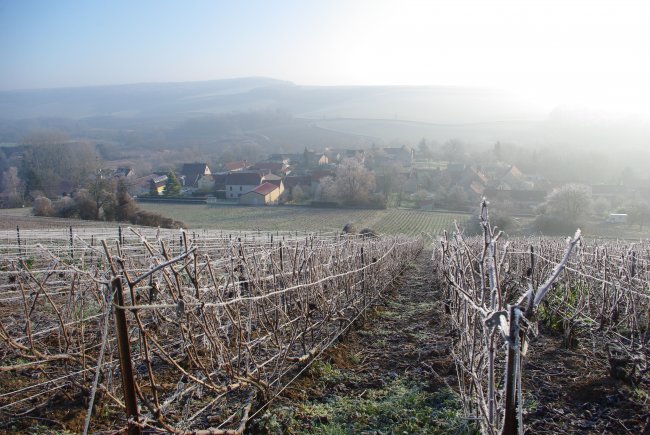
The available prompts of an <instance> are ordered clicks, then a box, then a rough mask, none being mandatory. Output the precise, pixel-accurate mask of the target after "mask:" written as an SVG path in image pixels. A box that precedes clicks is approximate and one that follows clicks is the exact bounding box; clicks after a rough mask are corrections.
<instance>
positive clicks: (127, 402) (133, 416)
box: [102, 240, 141, 435]
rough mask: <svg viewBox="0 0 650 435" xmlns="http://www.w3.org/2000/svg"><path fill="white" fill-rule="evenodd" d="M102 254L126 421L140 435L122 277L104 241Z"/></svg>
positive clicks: (131, 431) (134, 434)
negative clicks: (107, 270)
mask: <svg viewBox="0 0 650 435" xmlns="http://www.w3.org/2000/svg"><path fill="white" fill-rule="evenodd" d="M102 245H103V247H104V252H105V253H106V258H107V259H108V264H109V265H110V267H111V271H112V272H113V277H114V278H113V280H112V281H111V291H112V292H113V300H114V301H115V305H114V311H115V312H114V314H115V331H116V335H117V348H118V351H119V354H120V355H119V356H120V373H121V375H122V390H123V392H124V406H125V408H126V418H127V421H128V428H127V430H128V433H129V435H140V433H141V431H140V426H139V425H138V400H137V397H136V385H135V377H134V376H133V362H132V360H131V345H130V342H129V328H128V324H127V322H126V310H125V309H124V308H122V307H124V286H123V285H122V277H121V276H119V275H118V274H117V268H116V267H115V263H114V262H113V257H112V256H111V253H110V251H109V250H108V246H107V245H106V241H105V240H102Z"/></svg>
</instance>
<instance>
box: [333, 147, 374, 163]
mask: <svg viewBox="0 0 650 435" xmlns="http://www.w3.org/2000/svg"><path fill="white" fill-rule="evenodd" d="M323 155H324V156H325V157H326V158H327V159H328V163H329V162H331V163H340V162H341V160H344V159H357V160H358V161H359V162H360V163H363V162H364V161H365V160H366V151H365V150H351V149H336V148H325V152H324V153H323Z"/></svg>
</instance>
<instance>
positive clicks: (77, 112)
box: [0, 77, 546, 124]
mask: <svg viewBox="0 0 650 435" xmlns="http://www.w3.org/2000/svg"><path fill="white" fill-rule="evenodd" d="M259 109H282V110H286V111H289V112H290V113H292V114H293V115H295V116H298V117H307V118H331V117H334V118H373V119H374V118H380V119H399V120H407V121H422V122H432V123H442V124H457V123H477V122H503V121H531V120H534V121H540V120H542V119H544V117H545V116H546V113H545V112H543V111H540V110H537V109H535V108H533V107H532V106H531V105H529V104H526V103H524V102H522V101H517V100H515V99H513V98H512V97H511V96H509V95H506V94H505V93H503V92H496V91H492V90H486V89H480V88H463V87H449V86H430V87H423V86H338V87H337V86H335V87H331V86H297V85H295V84H293V83H291V82H286V81H280V80H275V79H269V78H260V77H250V78H241V79H228V80H214V81H205V82H183V83H143V84H130V85H116V86H97V87H80V88H62V89H40V90H39V89H36V90H18V91H4V92H0V118H5V119H28V118H50V117H58V118H74V119H80V118H89V117H118V118H137V117H147V118H151V117H161V116H165V117H170V116H171V117H187V116H195V115H197V114H215V113H224V112H232V111H246V110H259Z"/></svg>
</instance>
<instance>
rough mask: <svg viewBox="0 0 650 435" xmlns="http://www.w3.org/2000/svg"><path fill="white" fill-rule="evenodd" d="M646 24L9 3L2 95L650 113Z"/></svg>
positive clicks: (647, 7)
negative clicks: (82, 91)
mask: <svg viewBox="0 0 650 435" xmlns="http://www.w3.org/2000/svg"><path fill="white" fill-rule="evenodd" d="M649 23H650V1H644V0H639V1H623V0H614V1H597V0H589V1H578V0H575V1H571V0H558V1H553V0H544V1H526V0H517V1H489V0H482V1H460V0H454V1H435V0H431V1H416V0H397V1H389V0H386V1H382V0H322V1H321V0H297V1H291V0H275V1H274V0H259V1H250V0H232V1H216V0H215V1H200V0H183V1H180V0H179V1H165V0H157V1H154V0H127V1H122V0H108V1H107V0H101V1H99V0H79V1H69V0H50V1H36V0H0V56H1V59H2V63H1V67H0V89H2V90H8V89H21V88H44V87H62V86H83V85H102V84H118V83H134V82H152V81H154V82H161V81H187V80H209V79H219V78H228V77H242V76H268V77H273V78H278V79H285V80H291V81H293V82H295V83H297V84H305V85H309V84H314V85H375V84H397V85H432V84H451V85H478V86H485V85H487V86H497V87H502V88H510V89H515V90H518V91H522V92H525V93H526V95H528V96H531V97H533V98H535V99H537V100H539V101H542V102H549V103H553V104H559V103H573V104H582V105H593V106H606V107H610V108H623V109H640V110H643V111H645V112H648V113H650V110H649V109H650V103H649V101H650V79H649V78H650V24H649ZM594 89H597V90H598V92H594Z"/></svg>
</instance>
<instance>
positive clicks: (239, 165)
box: [223, 160, 251, 172]
mask: <svg viewBox="0 0 650 435" xmlns="http://www.w3.org/2000/svg"><path fill="white" fill-rule="evenodd" d="M250 166H251V165H250V163H248V161H247V160H238V161H236V162H230V163H226V164H225V165H223V167H224V169H225V170H226V171H228V172H234V171H243V170H244V169H248V168H250Z"/></svg>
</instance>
